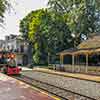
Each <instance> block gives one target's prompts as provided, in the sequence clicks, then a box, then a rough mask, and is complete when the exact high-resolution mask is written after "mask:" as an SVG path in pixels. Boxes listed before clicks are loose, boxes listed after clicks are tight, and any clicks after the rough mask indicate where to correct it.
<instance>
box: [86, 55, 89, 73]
mask: <svg viewBox="0 0 100 100" xmlns="http://www.w3.org/2000/svg"><path fill="white" fill-rule="evenodd" d="M88 57H89V56H88V54H86V72H87V71H88V68H87V67H88Z"/></svg>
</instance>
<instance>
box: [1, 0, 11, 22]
mask: <svg viewBox="0 0 100 100" xmlns="http://www.w3.org/2000/svg"><path fill="white" fill-rule="evenodd" d="M8 7H9V3H8V1H7V0H0V23H3V21H4V20H3V18H4V13H5V11H6V9H7V8H8Z"/></svg>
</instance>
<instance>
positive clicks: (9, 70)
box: [0, 52, 21, 75]
mask: <svg viewBox="0 0 100 100" xmlns="http://www.w3.org/2000/svg"><path fill="white" fill-rule="evenodd" d="M0 72H2V73H4V74H7V75H14V74H20V72H21V68H20V67H19V66H17V64H16V61H15V54H14V53H12V52H0Z"/></svg>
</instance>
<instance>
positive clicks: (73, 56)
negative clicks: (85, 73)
mask: <svg viewBox="0 0 100 100" xmlns="http://www.w3.org/2000/svg"><path fill="white" fill-rule="evenodd" d="M74 65H75V55H74V54H73V55H72V72H74V67H75V66H74Z"/></svg>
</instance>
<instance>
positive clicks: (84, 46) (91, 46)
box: [58, 35, 100, 55]
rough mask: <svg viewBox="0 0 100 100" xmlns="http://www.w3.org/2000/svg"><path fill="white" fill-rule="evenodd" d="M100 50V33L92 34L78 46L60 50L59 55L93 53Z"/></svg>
mask: <svg viewBox="0 0 100 100" xmlns="http://www.w3.org/2000/svg"><path fill="white" fill-rule="evenodd" d="M99 52H100V35H96V36H91V37H90V38H89V39H88V40H86V41H83V42H82V43H80V44H79V45H78V46H77V48H70V49H67V50H64V51H62V52H59V53H58V55H67V54H69V55H73V54H74V55H78V54H88V55H90V54H93V53H99Z"/></svg>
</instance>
